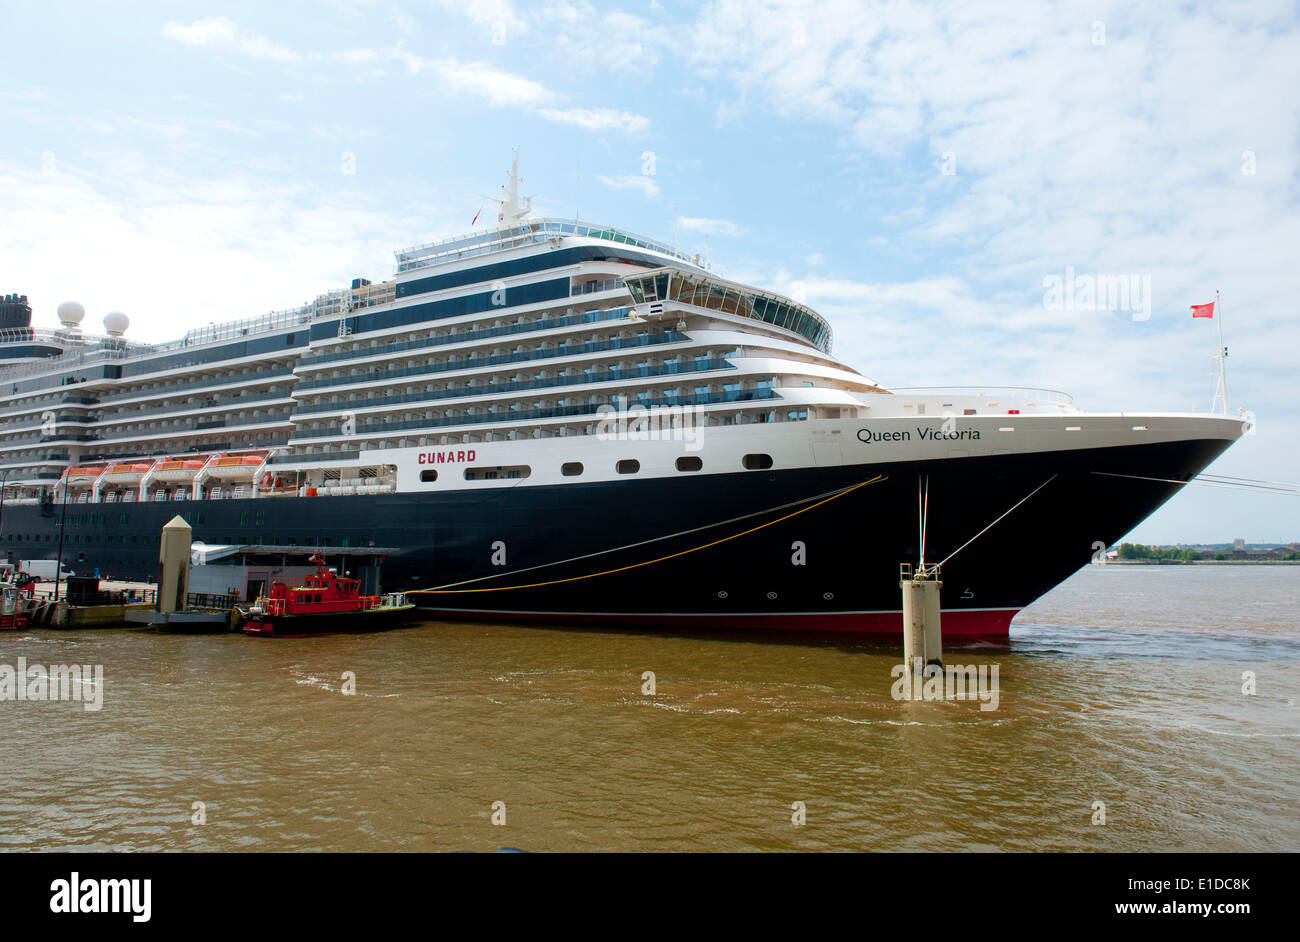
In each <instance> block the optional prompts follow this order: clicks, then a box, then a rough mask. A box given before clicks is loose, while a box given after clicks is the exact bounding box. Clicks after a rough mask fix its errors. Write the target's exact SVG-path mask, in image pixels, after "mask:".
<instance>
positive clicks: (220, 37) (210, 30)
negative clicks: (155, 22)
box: [162, 16, 303, 62]
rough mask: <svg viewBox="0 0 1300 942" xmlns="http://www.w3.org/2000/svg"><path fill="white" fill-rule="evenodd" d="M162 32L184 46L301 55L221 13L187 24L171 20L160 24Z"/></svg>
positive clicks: (264, 55) (295, 58)
mask: <svg viewBox="0 0 1300 942" xmlns="http://www.w3.org/2000/svg"><path fill="white" fill-rule="evenodd" d="M162 34H163V36H165V37H167V38H168V39H172V40H175V41H176V42H179V43H183V44H184V45H186V46H196V47H199V48H204V49H217V50H221V51H228V52H238V53H240V54H242V55H245V56H248V57H250V58H253V59H264V60H267V61H272V62H299V61H301V60H302V58H303V57H302V56H301V55H299V54H298V53H297V52H295V51H294V50H292V49H290V48H289V47H287V46H282V45H280V44H279V43H276V42H272V41H271V40H270V39H268V38H267V37H265V36H263V35H261V34H260V33H254V32H251V31H250V30H246V29H244V28H242V27H241V26H239V25H238V24H236V23H235V22H234V21H233V20H230V19H228V18H227V17H224V16H209V17H205V18H204V19H201V20H195V21H194V22H193V23H191V24H189V25H188V26H186V25H185V24H184V23H178V22H174V21H173V22H171V23H168V24H166V25H165V26H163V28H162Z"/></svg>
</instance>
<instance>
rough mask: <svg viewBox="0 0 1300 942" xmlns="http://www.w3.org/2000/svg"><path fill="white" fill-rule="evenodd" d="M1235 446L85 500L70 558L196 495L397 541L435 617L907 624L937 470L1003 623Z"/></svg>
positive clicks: (993, 625)
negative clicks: (922, 491) (345, 491)
mask: <svg viewBox="0 0 1300 942" xmlns="http://www.w3.org/2000/svg"><path fill="white" fill-rule="evenodd" d="M1229 444H1230V441H1228V440H1225V439H1221V438H1205V439H1191V440H1183V441H1174V442H1160V443H1149V444H1134V445H1124V446H1115V447H1107V448H1095V449H1078V450H1070V451H1047V452H1037V453H1022V454H1006V455H994V456H983V457H961V458H939V459H932V460H924V461H910V462H895V463H875V464H849V465H838V466H831V467H807V468H794V469H788V470H776V471H744V472H738V473H726V474H710V475H704V474H701V475H690V476H678V477H661V478H649V479H644V480H635V479H627V480H619V481H609V482H597V483H589V484H588V483H572V484H564V485H556V486H550V485H545V486H541V485H539V486H531V487H519V486H514V487H502V488H494V489H479V490H475V491H472V492H464V491H462V492H459V493H457V492H443V493H428V492H426V493H420V494H404V493H396V494H382V495H366V496H347V497H344V496H339V497H313V498H261V499H257V500H218V501H202V502H197V501H193V502H192V501H177V502H166V503H161V502H160V503H129V504H117V505H109V506H104V505H77V506H75V507H74V506H71V505H70V506H69V508H68V514H69V517H70V519H71V518H77V519H80V518H81V517H82V516H84V515H85V511H86V510H88V509H91V508H93V509H94V510H96V511H99V512H100V513H101V515H102V516H103V517H104V518H106V519H104V521H103V523H102V524H101V525H99V526H97V527H96V526H86V525H82V524H81V523H76V524H69V525H68V527H67V528H66V529H65V533H64V551H63V558H64V561H65V563H66V564H68V565H69V566H70V567H71V568H72V569H74V570H76V571H78V572H90V571H92V570H93V569H96V568H97V569H99V571H100V572H101V574H103V575H105V576H110V575H111V576H112V577H113V578H123V579H146V580H148V579H152V578H153V577H154V574H155V571H156V560H157V534H158V532H159V530H160V528H161V527H162V525H163V524H164V523H165V522H166V521H167V520H169V519H170V518H171V517H172V516H173V515H175V514H177V513H184V514H187V515H188V517H189V519H190V522H191V525H192V526H193V530H194V538H195V540H202V541H204V542H208V543H218V544H220V543H254V542H257V541H259V540H260V542H262V543H263V544H272V543H279V544H281V545H286V546H287V545H288V544H290V542H292V543H294V544H297V545H321V544H326V543H327V544H328V545H329V546H332V547H338V550H337V552H338V553H339V554H344V553H346V552H347V550H346V549H344V548H343V547H344V545H345V543H346V545H350V546H352V547H356V546H365V545H370V546H391V547H397V548H399V549H398V551H397V552H395V553H394V554H393V555H390V556H389V557H388V558H387V559H386V560H385V562H384V565H383V579H384V588H385V590H393V591H403V592H407V593H409V594H410V598H411V600H412V601H413V602H415V603H416V604H417V605H418V606H419V608H420V609H421V612H422V614H423V615H424V616H425V617H431V618H446V619H464V618H484V619H492V620H496V621H506V622H545V623H556V624H567V625H593V624H599V625H629V626H635V627H641V628H662V629H668V630H677V629H681V630H689V629H700V628H714V629H757V630H765V631H805V632H806V631H815V632H834V633H854V634H882V633H884V634H896V633H897V632H898V631H899V630H900V629H901V624H902V620H901V613H900V611H899V608H900V590H899V586H898V570H899V564H900V563H903V562H911V563H915V562H916V560H917V558H918V556H919V552H920V540H919V530H920V527H919V526H918V513H917V509H918V483H919V482H921V481H925V482H927V484H928V492H929V510H928V515H927V524H926V556H927V561H929V562H939V561H942V560H944V559H946V558H947V557H949V556H950V555H951V554H953V553H954V552H955V555H951V559H948V561H947V562H946V563H945V564H944V566H943V574H942V578H943V583H944V585H943V591H942V602H943V631H944V634H945V635H946V636H951V637H987V636H994V637H996V636H1005V635H1006V634H1007V631H1008V628H1009V625H1010V622H1011V619H1012V617H1013V616H1014V615H1015V613H1016V612H1018V611H1019V610H1020V609H1022V608H1024V607H1025V606H1026V605H1028V604H1029V603H1031V602H1033V601H1034V600H1035V599H1036V598H1038V597H1040V596H1041V595H1043V594H1044V593H1045V592H1047V591H1048V590H1049V589H1051V588H1052V587H1053V586H1055V585H1057V584H1059V583H1060V582H1062V581H1063V580H1065V579H1066V578H1068V577H1069V576H1070V575H1071V574H1072V573H1074V572H1075V571H1077V570H1078V569H1079V568H1081V567H1082V566H1084V565H1087V564H1089V563H1090V562H1094V561H1096V560H1097V559H1098V558H1099V555H1098V550H1099V549H1104V548H1105V547H1106V546H1109V545H1112V544H1113V543H1115V542H1116V541H1118V540H1119V539H1120V538H1121V537H1123V536H1124V535H1125V534H1126V533H1128V532H1129V531H1130V530H1131V529H1132V528H1133V527H1134V526H1136V525H1137V524H1138V523H1139V522H1141V521H1142V520H1143V519H1144V518H1145V517H1147V516H1148V515H1149V514H1151V513H1152V512H1153V511H1154V510H1155V509H1156V508H1158V507H1159V506H1160V505H1161V504H1163V503H1164V502H1165V501H1166V500H1168V499H1169V498H1170V497H1172V496H1173V495H1174V494H1175V493H1176V492H1177V491H1178V490H1179V489H1180V487H1181V485H1180V484H1178V483H1176V482H1179V481H1186V480H1188V479H1190V478H1191V477H1192V476H1194V475H1195V474H1196V473H1198V472H1199V471H1200V470H1202V469H1203V468H1204V467H1205V466H1206V465H1208V464H1209V463H1210V462H1211V461H1213V460H1214V458H1215V457H1217V456H1218V455H1219V454H1220V453H1221V452H1222V451H1223V450H1224V449H1226V448H1227V447H1228V445H1229ZM59 513H60V508H58V507H55V508H54V514H53V516H49V515H48V514H46V515H43V514H42V513H41V511H40V509H39V508H38V507H34V506H31V505H26V506H21V507H12V508H11V507H6V508H5V509H4V518H3V542H0V547H3V549H4V550H5V551H7V552H8V553H10V554H11V555H12V558H15V559H24V558H53V557H54V555H55V549H56V544H57V540H58V524H59ZM255 514H257V515H260V519H261V521H262V522H261V524H260V525H258V526H256V527H255V528H254V527H253V526H250V525H249V524H248V523H247V521H250V520H253V519H254V515H255ZM1003 515H1005V516H1003ZM999 518H1001V519H999ZM241 521H244V522H241ZM995 521H996V522H995ZM986 528H987V529H986ZM14 535H22V537H23V539H22V540H19V541H17V542H15V541H14V540H13V539H12V537H13V536H14ZM972 538H974V539H973V542H970V543H969V545H966V546H965V548H961V547H962V546H963V544H967V542H968V541H971V540H972ZM83 539H84V540H86V541H88V542H82V540H83ZM326 552H327V554H328V553H329V550H327V551H326Z"/></svg>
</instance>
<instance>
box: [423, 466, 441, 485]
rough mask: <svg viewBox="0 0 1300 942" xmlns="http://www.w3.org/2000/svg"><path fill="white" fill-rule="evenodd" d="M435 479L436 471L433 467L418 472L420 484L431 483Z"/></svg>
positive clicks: (436, 478)
mask: <svg viewBox="0 0 1300 942" xmlns="http://www.w3.org/2000/svg"><path fill="white" fill-rule="evenodd" d="M436 480H438V472H437V471H436V470H434V469H433V468H428V469H427V470H424V471H421V472H420V483H421V484H432V483H433V482H434V481H436Z"/></svg>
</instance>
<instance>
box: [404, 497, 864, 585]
mask: <svg viewBox="0 0 1300 942" xmlns="http://www.w3.org/2000/svg"><path fill="white" fill-rule="evenodd" d="M885 477H886V476H885V475H883V474H877V475H876V476H875V477H873V478H869V479H868V480H866V481H860V482H859V483H857V484H852V485H850V486H848V487H844V488H840V489H839V490H835V491H827V492H826V493H825V494H819V495H816V496H814V497H805V498H803V499H802V500H796V501H791V502H790V503H788V504H782V505H781V506H779V507H769V508H768V509H766V510H759V511H755V512H753V513H749V514H743V515H741V516H739V517H732V518H731V519H729V520H721V521H718V522H717V523H709V524H705V525H704V526H702V527H694V528H692V529H690V530H682V531H680V532H678V533H670V534H667V535H666V536H657V537H654V538H653V539H650V540H642V541H641V542H639V543H629V544H627V545H626V546H616V547H614V548H612V549H607V550H600V551H599V552H595V553H587V554H585V555H583V556H574V557H572V558H571V559H561V560H557V561H556V562H552V563H542V564H540V565H537V566H530V567H529V568H527V569H520V570H517V571H515V572H511V573H496V574H494V575H491V576H481V577H479V578H478V579H467V580H465V581H464V582H453V583H449V584H448V585H445V586H440V587H438V588H436V589H408V590H407V592H406V594H407V595H449V594H457V595H459V594H461V593H468V592H508V591H510V590H512V589H537V588H541V587H542V586H548V585H560V584H561V583H565V582H580V581H582V580H584V579H595V578H597V577H599V576H608V575H612V574H613V573H616V572H625V571H627V570H629V569H639V568H641V567H642V566H650V565H653V564H655V563H661V562H664V561H665V560H669V559H675V558H677V557H679V556H686V555H689V554H690V553H697V552H699V551H700V550H703V549H708V548H709V547H711V546H717V545H719V544H720V543H726V542H728V541H730V540H735V539H738V538H740V537H742V536H746V535H748V534H750V533H755V532H757V531H759V530H762V529H764V528H766V527H770V526H774V525H775V524H778V523H780V522H782V521H783V520H789V519H790V518H791V517H797V516H799V514H802V513H807V512H808V511H810V510H813V509H815V508H817V507H821V506H822V505H824V504H829V503H830V502H831V501H833V500H838V499H839V498H841V497H843V496H844V495H845V494H849V493H852V492H853V491H856V490H857V489H858V488H861V487H866V486H867V485H868V484H875V483H876V482H877V481H883V480H884V479H885ZM809 501H816V503H813V504H809V506H807V507H804V508H802V509H800V510H796V511H794V512H792V513H788V514H786V515H785V516H784V517H778V518H777V519H776V520H769V521H767V522H766V523H760V524H759V525H758V526H756V527H750V528H749V529H748V530H742V531H741V532H740V533H733V534H732V535H731V536H724V537H722V538H721V539H718V540H713V541H712V542H710V543H705V544H703V545H702V546H694V547H691V548H690V549H686V550H681V551H679V552H676V553H669V554H668V555H667V556H660V557H658V558H657V559H647V560H644V561H642V562H639V563H630V564H629V565H626V566H619V567H617V568H615V569H606V570H605V571H603V572H593V573H588V574H586V575H582V576H569V577H568V578H565V579H552V580H549V581H547V582H533V583H529V584H527V585H510V586H489V587H487V588H481V589H460V588H457V586H463V585H472V584H473V583H475V582H482V581H484V580H486V579H496V578H500V577H501V576H505V575H511V576H518V575H521V574H522V573H525V572H532V571H534V570H537V569H545V568H547V567H549V566H560V565H563V564H565V563H571V562H577V561H579V560H582V559H591V558H593V557H596V556H606V555H608V554H610V553H617V552H619V551H621V550H625V549H634V548H635V547H638V546H645V545H647V544H650V543H658V542H662V541H663V540H668V539H672V538H674V537H678V536H686V535H688V534H691V533H698V532H699V531H701V530H709V529H712V528H714V527H720V526H725V525H726V524H728V523H736V522H738V521H740V520H746V519H749V518H752V517H757V516H761V515H762V514H766V513H775V512H779V511H781V510H785V509H787V508H789V507H796V506H798V505H799V504H805V503H808V502H809Z"/></svg>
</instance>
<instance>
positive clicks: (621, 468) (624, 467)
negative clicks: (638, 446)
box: [614, 458, 641, 474]
mask: <svg viewBox="0 0 1300 942" xmlns="http://www.w3.org/2000/svg"><path fill="white" fill-rule="evenodd" d="M614 470H615V471H617V472H618V473H619V474H636V473H637V472H638V471H640V470H641V462H639V461H637V460H636V459H635V458H624V459H623V460H622V461H620V462H619V463H618V464H616V465H614Z"/></svg>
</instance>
